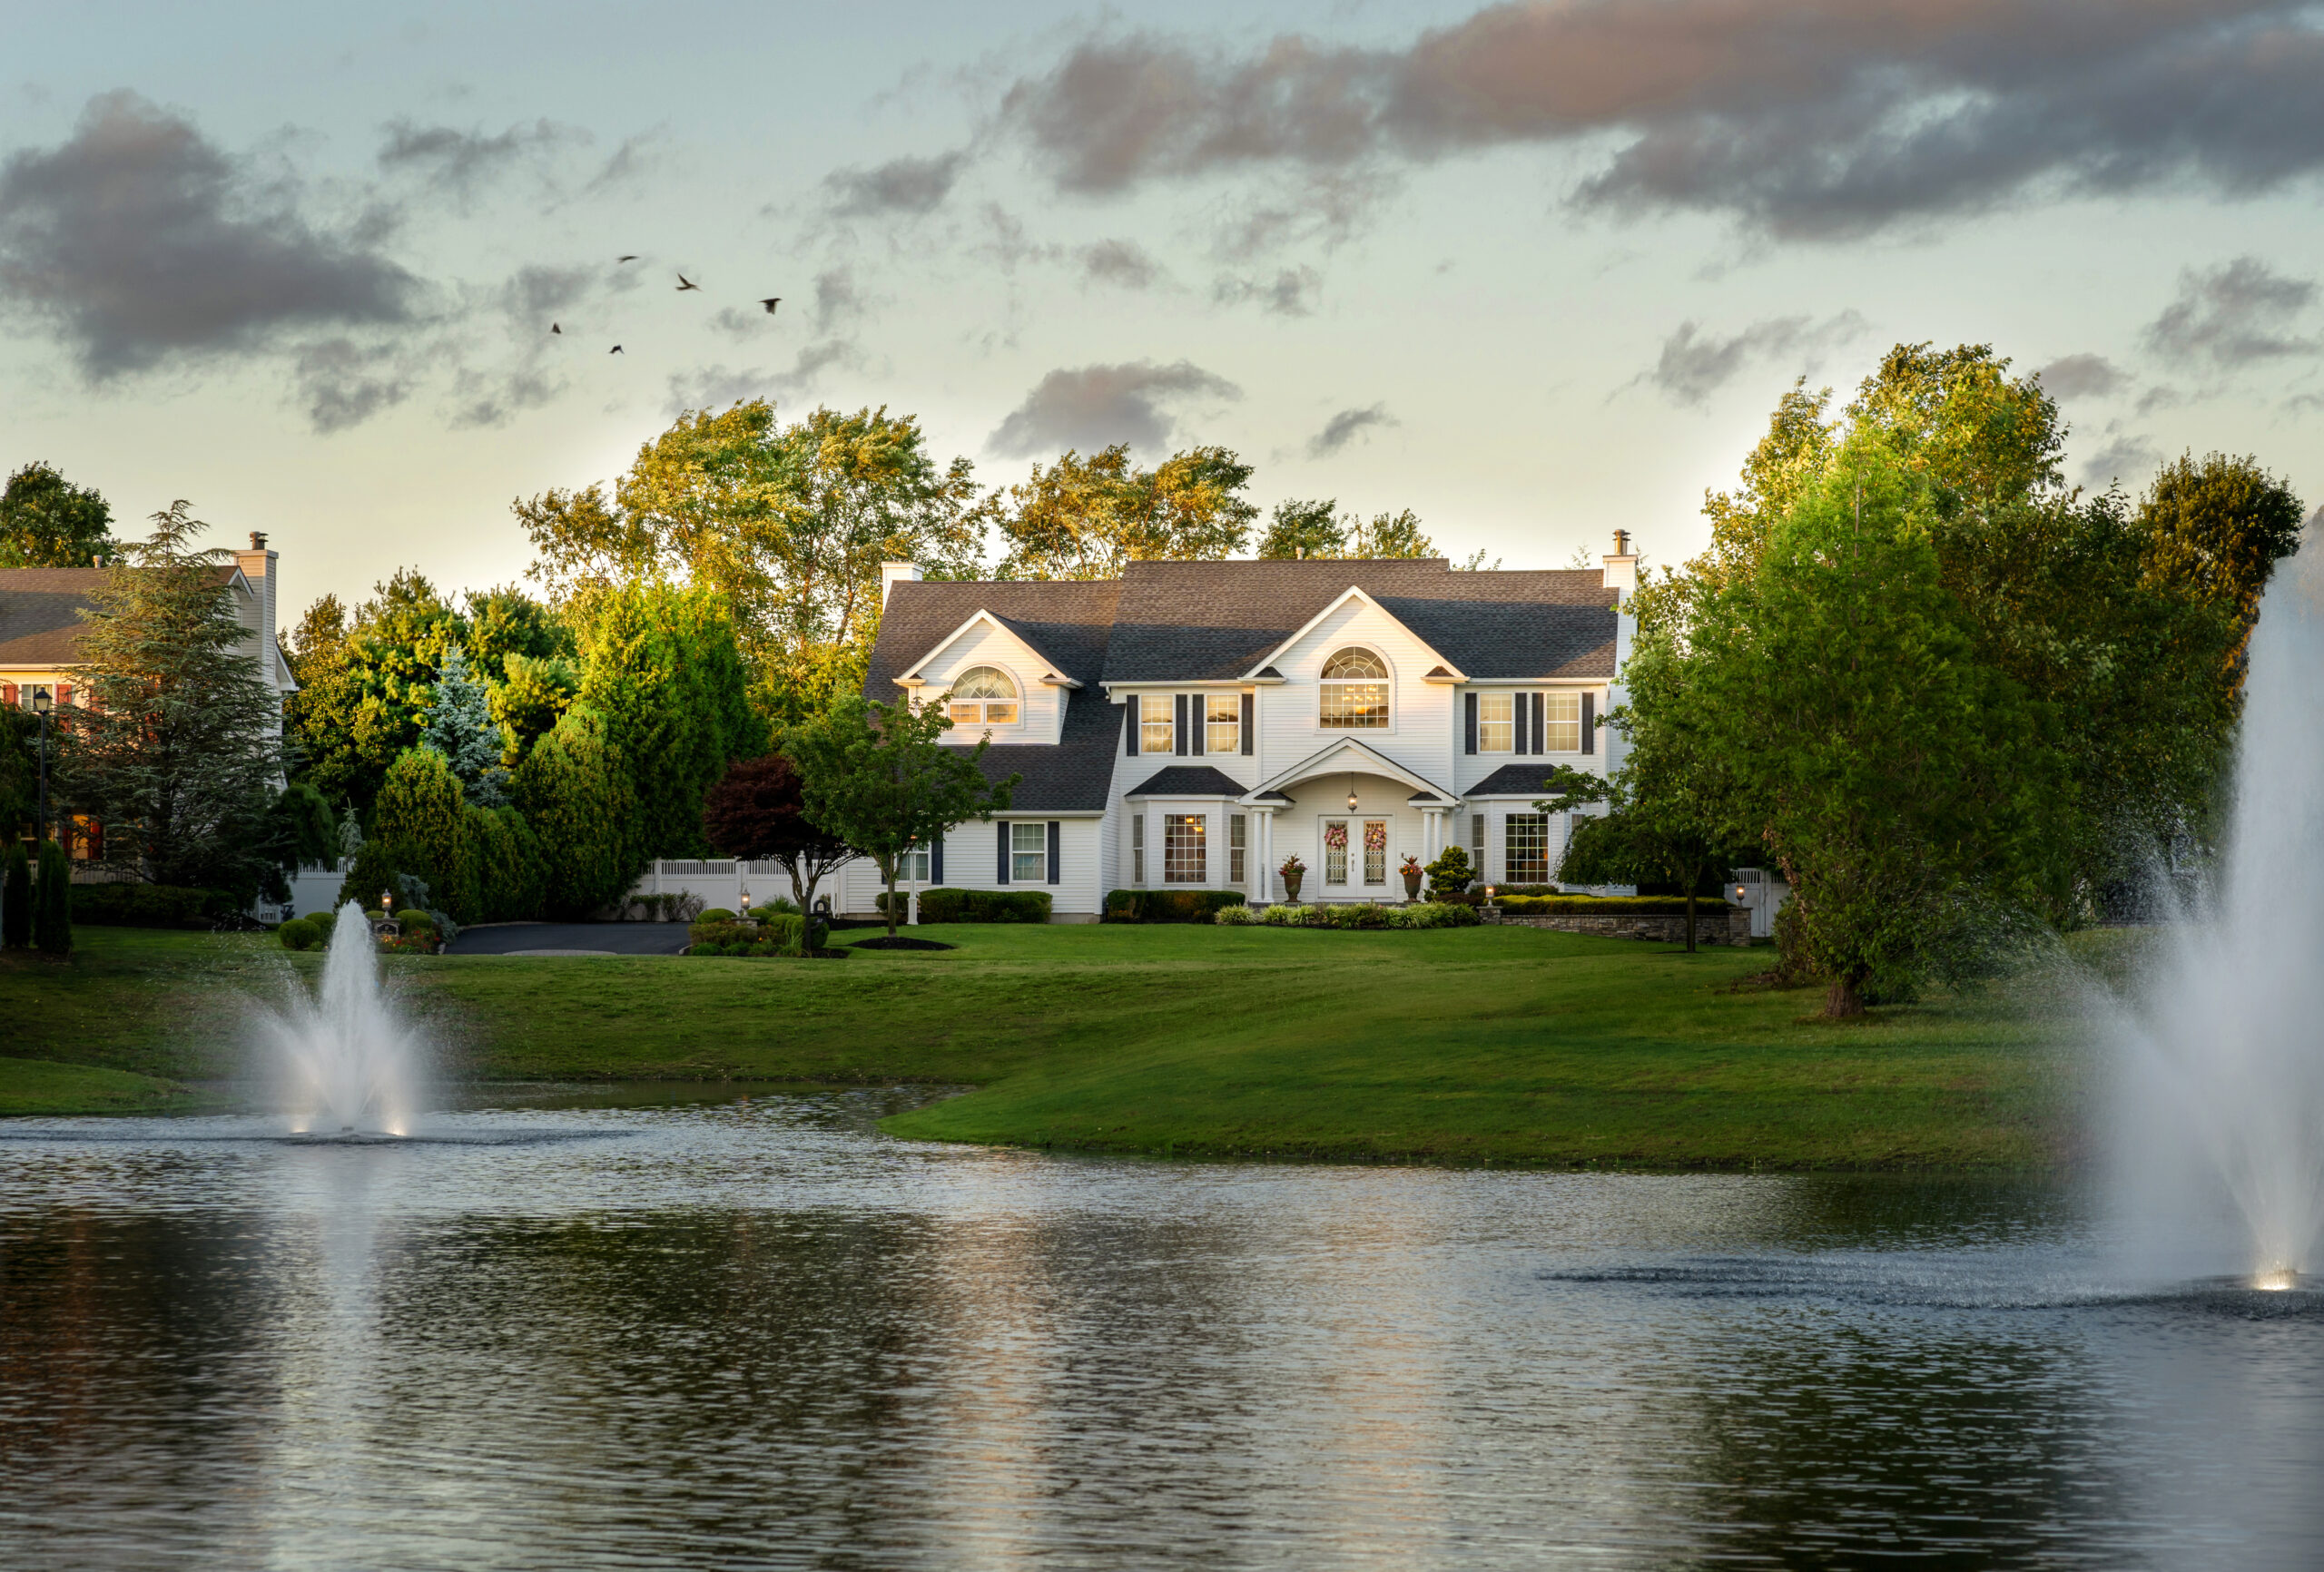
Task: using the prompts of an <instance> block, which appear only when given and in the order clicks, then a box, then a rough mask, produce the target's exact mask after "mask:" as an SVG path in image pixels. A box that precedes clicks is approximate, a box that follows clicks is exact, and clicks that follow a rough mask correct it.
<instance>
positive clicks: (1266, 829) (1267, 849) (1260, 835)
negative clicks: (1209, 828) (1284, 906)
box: [1251, 808, 1275, 906]
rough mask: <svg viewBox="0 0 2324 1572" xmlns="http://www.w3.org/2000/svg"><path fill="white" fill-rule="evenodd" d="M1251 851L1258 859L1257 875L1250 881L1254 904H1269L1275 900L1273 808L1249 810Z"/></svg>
mask: <svg viewBox="0 0 2324 1572" xmlns="http://www.w3.org/2000/svg"><path fill="white" fill-rule="evenodd" d="M1251 830H1252V835H1251V852H1252V855H1253V856H1255V857H1256V858H1257V859H1258V860H1259V866H1258V870H1257V872H1258V877H1257V878H1256V879H1254V880H1253V881H1252V887H1251V893H1252V895H1253V896H1254V898H1255V899H1253V900H1252V902H1251V904H1252V905H1254V906H1270V905H1273V904H1274V902H1275V810H1274V809H1272V808H1254V809H1253V810H1251Z"/></svg>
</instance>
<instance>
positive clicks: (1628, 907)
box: [1501, 895, 1726, 920]
mask: <svg viewBox="0 0 2324 1572" xmlns="http://www.w3.org/2000/svg"><path fill="white" fill-rule="evenodd" d="M1501 909H1502V910H1503V911H1505V912H1507V913H1508V914H1509V915H1510V916H1512V917H1684V916H1686V915H1687V902H1686V899H1685V898H1684V897H1683V896H1676V895H1551V896H1523V895H1521V896H1513V897H1512V898H1511V899H1507V900H1503V901H1502V902H1501ZM1725 912H1726V904H1725V903H1724V902H1723V901H1717V900H1702V899H1698V900H1697V901H1696V902H1695V917H1696V919H1698V920H1716V919H1723V917H1724V914H1725Z"/></svg>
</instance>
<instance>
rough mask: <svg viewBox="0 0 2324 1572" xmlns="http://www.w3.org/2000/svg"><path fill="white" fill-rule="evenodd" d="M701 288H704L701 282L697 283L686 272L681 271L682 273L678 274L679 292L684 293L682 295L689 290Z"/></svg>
mask: <svg viewBox="0 0 2324 1572" xmlns="http://www.w3.org/2000/svg"><path fill="white" fill-rule="evenodd" d="M700 288H702V286H701V285H700V284H697V283H695V282H694V280H692V279H689V278H687V277H686V276H685V275H684V273H680V274H679V275H678V293H680V294H682V295H683V294H684V293H685V292H686V291H687V290H699V289H700Z"/></svg>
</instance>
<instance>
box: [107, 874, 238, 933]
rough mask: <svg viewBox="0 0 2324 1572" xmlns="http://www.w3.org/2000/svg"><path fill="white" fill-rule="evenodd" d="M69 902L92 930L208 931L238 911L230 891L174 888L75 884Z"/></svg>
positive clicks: (162, 885)
mask: <svg viewBox="0 0 2324 1572" xmlns="http://www.w3.org/2000/svg"><path fill="white" fill-rule="evenodd" d="M72 901H73V920H74V921H75V922H83V923H87V924H88V925H89V926H90V927H92V928H211V927H214V926H215V925H216V924H218V923H220V922H223V921H225V920H227V919H231V918H232V917H234V916H235V915H237V913H238V912H239V911H240V910H241V908H240V907H239V906H238V905H237V904H236V902H235V900H234V892H233V891H232V890H231V889H189V888H187V887H185V886H183V885H177V884H76V885H74V886H73V895H72Z"/></svg>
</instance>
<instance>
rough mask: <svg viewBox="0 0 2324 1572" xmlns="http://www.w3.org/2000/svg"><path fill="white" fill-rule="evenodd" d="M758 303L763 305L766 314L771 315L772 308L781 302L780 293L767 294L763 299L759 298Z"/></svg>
mask: <svg viewBox="0 0 2324 1572" xmlns="http://www.w3.org/2000/svg"><path fill="white" fill-rule="evenodd" d="M759 304H760V305H762V306H764V307H765V308H766V314H767V315H768V316H770V317H772V316H773V315H774V309H775V308H776V307H777V306H780V305H781V304H783V297H782V296H781V295H769V296H768V297H767V298H766V299H765V300H761V301H760V302H759Z"/></svg>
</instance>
